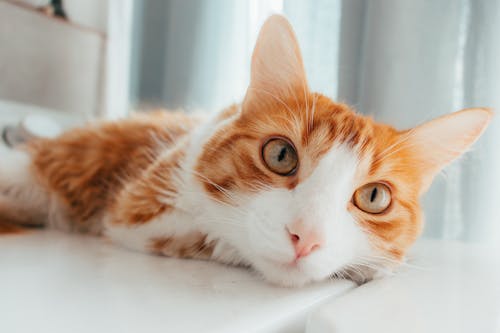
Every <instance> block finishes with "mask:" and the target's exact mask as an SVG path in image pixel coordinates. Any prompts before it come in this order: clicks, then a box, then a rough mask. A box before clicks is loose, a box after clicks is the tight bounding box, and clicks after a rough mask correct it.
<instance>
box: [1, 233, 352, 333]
mask: <svg viewBox="0 0 500 333" xmlns="http://www.w3.org/2000/svg"><path fill="white" fill-rule="evenodd" d="M353 287H354V285H353V284H352V283H351V282H349V281H342V280H339V281H333V282H326V283H323V284H317V285H313V286H310V287H307V288H302V289H287V288H280V287H274V286H271V285H269V284H267V283H266V282H263V281H262V280H260V279H259V278H258V277H257V276H255V275H253V274H252V273H251V272H249V271H248V270H246V269H243V268H233V267H227V266H223V265H219V264H217V263H212V262H202V261H195V260H176V259H170V258H163V257H156V256H151V255H146V254H141V253H135V252H131V251H127V250H124V249H121V248H118V247H116V246H114V245H111V244H108V243H107V242H106V241H104V240H101V239H98V238H93V237H90V236H82V235H68V234H64V233H59V232H56V231H35V232H30V233H28V234H24V235H19V236H13V235H9V236H0V332H5V333H7V332H8V333H12V332H51V333H58V332H64V333H66V332H72V333H73V332H75V333H76V332H93V333H95V332H106V333H110V332H141V333H143V332H144V333H146V332H217V333H218V332H231V333H234V332H302V331H303V330H304V326H305V323H306V316H307V314H308V313H309V312H310V311H311V310H312V309H313V308H314V307H315V306H316V305H318V304H319V303H321V302H323V301H325V300H326V299H327V298H332V297H336V296H338V295H341V294H344V293H345V292H347V291H348V290H350V289H352V288H353Z"/></svg>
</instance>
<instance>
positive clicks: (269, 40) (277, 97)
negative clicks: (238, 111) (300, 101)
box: [243, 15, 308, 111]
mask: <svg viewBox="0 0 500 333" xmlns="http://www.w3.org/2000/svg"><path fill="white" fill-rule="evenodd" d="M306 92H308V85H307V79H306V74H305V70H304V64H303V62H302V55H301V53H300V48H299V44H298V42H297V38H296V37H295V33H294V32H293V29H292V27H291V26H290V23H288V21H287V20H286V19H285V18H284V17H283V16H280V15H273V16H271V17H270V18H268V19H267V20H266V22H265V23H264V25H263V26H262V29H261V30H260V33H259V37H258V38H257V43H256V44H255V49H254V51H253V55H252V65H251V75H250V86H249V87H248V90H247V93H246V96H245V100H244V103H243V110H244V111H245V109H252V108H255V107H258V105H259V103H262V102H265V101H266V100H268V101H274V102H282V101H283V100H285V99H287V98H289V97H295V96H304V94H305V93H306Z"/></svg>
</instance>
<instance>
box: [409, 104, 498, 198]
mask: <svg viewBox="0 0 500 333" xmlns="http://www.w3.org/2000/svg"><path fill="white" fill-rule="evenodd" d="M492 116H493V112H492V111H491V110H490V109H482V108H477V109H465V110H462V111H458V112H455V113H451V114H448V115H445V116H442V117H439V118H437V119H434V120H431V121H429V122H427V123H424V124H422V125H420V126H417V127H415V128H414V129H412V130H410V131H409V132H407V133H405V135H408V140H407V141H406V144H405V145H406V147H407V149H409V150H410V151H411V155H412V156H413V158H414V159H415V160H414V161H415V163H414V165H413V167H415V168H419V170H420V171H421V172H422V175H423V191H425V190H427V188H428V187H429V185H430V184H431V182H432V179H433V178H434V176H435V175H436V174H437V173H438V172H439V171H441V169H442V168H444V167H445V166H446V165H448V164H449V163H451V162H452V161H453V160H455V159H456V158H458V157H459V156H460V155H462V154H463V153H465V152H466V151H467V150H468V149H469V147H470V146H471V145H472V144H473V143H474V142H475V141H476V140H477V139H478V138H479V137H480V136H481V134H482V133H483V131H484V130H485V129H486V127H487V125H488V123H489V122H490V120H491V118H492ZM413 158H412V159H413Z"/></svg>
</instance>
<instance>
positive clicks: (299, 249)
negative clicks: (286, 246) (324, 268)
mask: <svg viewBox="0 0 500 333" xmlns="http://www.w3.org/2000/svg"><path fill="white" fill-rule="evenodd" d="M286 230H287V231H288V235H289V236H290V240H291V241H292V245H293V248H294V249H295V258H296V259H299V258H302V257H306V256H308V255H309V254H310V253H311V252H313V251H316V250H317V249H319V248H320V247H321V246H322V245H323V243H324V238H323V236H322V235H321V234H320V233H319V231H318V230H316V229H314V228H312V227H308V226H306V225H305V224H304V223H303V222H302V220H297V221H295V222H294V223H293V224H292V225H290V226H287V228H286Z"/></svg>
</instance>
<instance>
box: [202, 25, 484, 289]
mask: <svg viewBox="0 0 500 333" xmlns="http://www.w3.org/2000/svg"><path fill="white" fill-rule="evenodd" d="M491 116H492V113H491V111H489V110H486V109H468V110H464V111H460V112H457V113H453V114H449V115H446V116H443V117H440V118H438V119H435V120H432V121H430V122H428V123H425V124H423V125H420V126H417V127H415V128H413V129H410V130H403V131H399V130H396V129H394V128H393V127H391V126H388V125H385V124H380V123H377V122H375V121H373V120H372V119H371V118H367V117H365V116H362V115H358V114H356V113H354V112H353V111H352V109H350V108H349V107H348V106H346V105H344V104H338V103H335V102H333V101H332V100H330V99H329V98H328V97H325V96H323V95H321V94H318V93H314V92H311V91H310V90H309V87H308V84H307V80H306V76H305V72H304V66H303V63H302V57H301V54H300V50H299V46H298V44H297V41H296V38H295V35H294V33H293V30H292V29H291V27H290V25H289V23H288V22H287V21H286V19H284V18H283V17H280V16H273V17H271V18H269V19H268V20H267V21H266V23H265V24H264V26H263V28H262V30H261V32H260V35H259V38H258V41H257V44H256V47H255V50H254V53H253V57H252V69H251V83H250V86H249V88H248V91H247V94H246V97H245V99H244V101H243V103H242V104H241V108H240V111H239V112H238V113H236V114H235V115H233V116H231V115H230V112H228V113H227V114H222V115H221V119H223V120H221V123H220V125H219V127H218V128H217V130H216V131H215V133H214V134H213V136H212V137H211V138H210V139H209V141H208V142H207V143H206V145H205V146H204V147H203V151H202V154H201V156H200V157H199V159H198V162H197V166H196V169H197V170H196V171H197V172H198V174H199V175H200V177H199V180H200V182H202V183H203V187H204V190H205V191H206V193H207V194H208V195H209V196H210V198H212V199H213V201H214V202H215V204H216V205H218V206H219V207H220V212H221V213H220V226H221V228H222V229H223V230H224V237H225V238H226V239H228V240H229V241H230V242H231V244H232V245H233V246H235V247H236V248H237V249H238V250H239V251H240V253H241V254H242V255H243V256H244V257H245V259H246V260H247V261H249V262H250V263H251V264H252V265H253V266H254V267H255V268H256V269H257V270H258V271H259V272H260V273H261V274H262V275H263V276H264V277H265V278H266V279H268V280H270V281H273V282H275V283H279V284H284V285H301V284H304V283H307V282H310V281H317V280H322V279H325V278H327V277H330V276H332V275H335V273H337V275H342V274H343V273H345V274H354V275H356V272H358V273H360V275H359V276H358V278H359V277H361V276H362V275H363V274H364V273H363V272H366V271H367V270H366V269H365V268H368V269H369V270H371V271H376V270H377V269H378V268H379V267H380V268H383V267H388V266H392V265H393V264H394V263H397V262H399V261H400V260H401V259H402V258H403V256H404V254H405V252H406V250H407V249H408V247H409V246H410V245H411V244H412V243H413V242H414V241H415V239H416V238H417V236H418V235H419V233H420V231H421V228H422V212H421V207H420V204H419V198H420V196H421V195H422V194H423V193H424V192H425V191H426V190H427V188H428V187H429V185H430V184H431V182H432V179H433V178H434V176H435V175H436V174H437V173H438V172H439V171H440V170H441V169H442V168H443V167H444V166H445V165H447V164H448V163H450V162H451V161H453V160H454V159H456V158H457V157H458V156H460V155H461V154H462V153H464V152H465V151H466V150H467V149H468V148H469V147H470V145H471V144H472V143H473V142H474V141H475V140H476V139H477V138H478V137H479V136H480V135H481V133H482V132H483V130H484V129H485V127H486V126H487V124H488V122H489V121H490V118H491Z"/></svg>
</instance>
